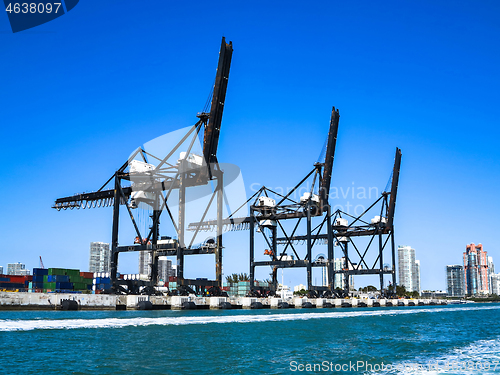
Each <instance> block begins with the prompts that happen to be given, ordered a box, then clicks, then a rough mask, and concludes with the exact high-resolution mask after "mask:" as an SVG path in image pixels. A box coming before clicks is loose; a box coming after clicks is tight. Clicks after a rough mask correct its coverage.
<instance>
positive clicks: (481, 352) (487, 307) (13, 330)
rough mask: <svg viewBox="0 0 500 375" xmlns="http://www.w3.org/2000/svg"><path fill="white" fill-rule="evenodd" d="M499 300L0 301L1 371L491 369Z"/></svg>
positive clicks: (497, 351) (498, 348) (499, 333)
mask: <svg viewBox="0 0 500 375" xmlns="http://www.w3.org/2000/svg"><path fill="white" fill-rule="evenodd" d="M499 309H500V304H496V303H491V304H467V305H447V306H415V307H374V308H369V309H366V308H365V309H361V308H344V309H300V310H299V309H286V310H281V309H280V310H272V309H268V310H195V311H181V310H166V311H88V310H80V311H1V312H0V335H1V337H2V340H1V341H0V350H1V351H2V354H3V356H4V357H5V358H7V357H8V358H9V361H3V363H2V371H3V373H8V374H10V373H23V374H35V373H36V374H39V373H40V372H42V373H65V374H89V373H98V374H119V373H141V374H191V373H193V371H195V369H197V370H196V371H197V372H200V373H218V374H237V373H239V374H264V373H272V374H286V373H300V372H302V373H304V372H312V371H313V369H314V370H315V372H316V373H319V372H331V373H391V374H392V373H446V374H467V373H470V374H489V373H498V372H499V370H500V369H499V366H498V363H499V359H500V341H499V338H500V326H499V325H498V324H496V322H497V319H498V313H499ZM471 321H473V322H474V324H473V326H472V325H471V324H470V322H471ZM138 349H140V350H142V352H141V353H142V354H140V355H138V354H137V350H138ZM132 350H133V351H132ZM131 353H135V354H133V355H130V354H131ZM308 366H309V367H308ZM314 366H316V367H314ZM430 366H434V367H430ZM464 366H465V367H464ZM308 369H309V370H311V371H309V370H308ZM429 369H431V370H432V371H433V372H429V371H428V370H429ZM436 370H437V371H436Z"/></svg>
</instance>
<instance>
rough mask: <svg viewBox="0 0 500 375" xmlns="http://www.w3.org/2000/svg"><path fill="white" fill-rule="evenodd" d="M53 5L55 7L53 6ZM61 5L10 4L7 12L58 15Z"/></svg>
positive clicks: (6, 9)
mask: <svg viewBox="0 0 500 375" xmlns="http://www.w3.org/2000/svg"><path fill="white" fill-rule="evenodd" d="M52 5H53V6H52ZM60 6H61V3H54V4H52V3H38V4H37V3H9V4H7V8H5V11H6V12H9V13H12V12H14V13H52V11H54V13H57V12H58V11H59V8H60Z"/></svg>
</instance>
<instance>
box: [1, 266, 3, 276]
mask: <svg viewBox="0 0 500 375" xmlns="http://www.w3.org/2000/svg"><path fill="white" fill-rule="evenodd" d="M0 275H3V266H0Z"/></svg>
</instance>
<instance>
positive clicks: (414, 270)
mask: <svg viewBox="0 0 500 375" xmlns="http://www.w3.org/2000/svg"><path fill="white" fill-rule="evenodd" d="M398 268H399V285H401V286H404V287H405V288H406V290H407V291H408V292H418V293H420V261H418V260H415V249H412V248H411V246H401V245H399V246H398Z"/></svg>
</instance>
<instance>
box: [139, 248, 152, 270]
mask: <svg viewBox="0 0 500 375" xmlns="http://www.w3.org/2000/svg"><path fill="white" fill-rule="evenodd" d="M151 258H152V257H151V252H150V251H139V273H140V274H141V275H148V276H149V275H150V274H151V263H152V260H151Z"/></svg>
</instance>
